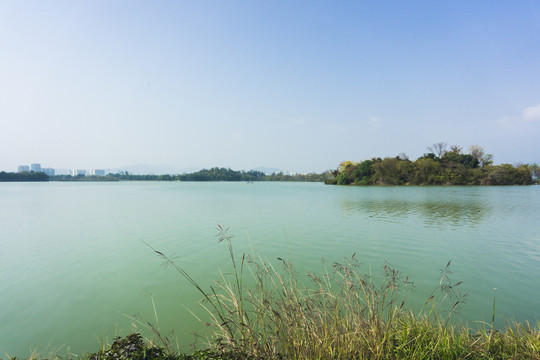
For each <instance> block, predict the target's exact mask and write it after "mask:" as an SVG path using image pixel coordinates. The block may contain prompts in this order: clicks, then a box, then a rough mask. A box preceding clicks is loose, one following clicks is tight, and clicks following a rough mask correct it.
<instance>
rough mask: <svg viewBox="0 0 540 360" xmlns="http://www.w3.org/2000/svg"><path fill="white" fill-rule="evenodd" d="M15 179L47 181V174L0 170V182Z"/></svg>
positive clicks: (13, 180)
mask: <svg viewBox="0 0 540 360" xmlns="http://www.w3.org/2000/svg"><path fill="white" fill-rule="evenodd" d="M15 181H49V176H48V175H47V174H45V173H43V172H33V171H30V172H17V173H13V172H5V171H0V182H15Z"/></svg>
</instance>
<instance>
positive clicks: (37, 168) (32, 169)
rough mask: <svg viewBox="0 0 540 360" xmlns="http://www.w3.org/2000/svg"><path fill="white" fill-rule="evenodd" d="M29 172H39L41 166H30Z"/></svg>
mask: <svg viewBox="0 0 540 360" xmlns="http://www.w3.org/2000/svg"><path fill="white" fill-rule="evenodd" d="M30 171H33V172H41V164H32V165H30Z"/></svg>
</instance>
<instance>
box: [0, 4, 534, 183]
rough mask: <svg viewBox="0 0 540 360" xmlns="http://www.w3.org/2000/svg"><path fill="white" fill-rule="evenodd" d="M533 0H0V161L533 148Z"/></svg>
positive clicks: (127, 161) (230, 161)
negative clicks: (436, 0) (452, 147)
mask: <svg viewBox="0 0 540 360" xmlns="http://www.w3.org/2000/svg"><path fill="white" fill-rule="evenodd" d="M539 44H540V2H537V1H515V2H505V1H476V2H467V1H454V2H447V3H433V2H420V1H411V2H393V3H390V2H371V3H368V2H355V1H343V2H325V1H300V0H299V1H273V2H255V1H228V2H218V1H205V2H202V1H199V2H195V1H172V0H171V1H160V2H150V1H114V2H111V1H104V0H96V1H67V0H66V1H59V0H52V1H47V2H44V1H37V0H29V1H15V0H5V1H2V2H0V79H1V81H0V153H1V154H2V155H1V156H0V171H2V170H4V171H16V168H17V166H18V165H22V164H28V165H29V164H30V163H34V162H37V163H40V164H41V165H42V166H44V167H52V168H80V169H92V168H101V169H103V168H105V169H106V168H120V167H122V166H129V165H131V164H148V165H152V166H166V167H171V168H177V169H185V168H210V167H216V166H217V167H230V168H232V169H235V170H249V169H254V168H259V167H262V166H266V167H271V168H278V169H283V170H289V171H297V172H313V171H315V172H322V171H324V170H327V169H335V168H336V167H337V166H338V165H339V163H340V162H342V161H344V160H355V161H359V160H363V159H369V158H372V157H374V156H378V157H385V156H396V155H398V154H399V153H406V154H407V155H409V157H410V158H411V159H416V158H417V157H419V156H421V155H422V154H423V153H426V152H427V147H428V146H430V145H432V144H433V143H437V142H441V141H444V142H446V143H448V145H453V144H459V145H461V146H463V148H464V150H467V149H468V147H469V146H471V145H480V146H482V147H483V148H484V149H485V151H486V152H487V153H491V154H494V161H495V163H511V164H514V163H534V162H536V163H540V150H539V149H540V147H539V146H538V143H539V135H540V85H539V84H540V46H538V45H539Z"/></svg>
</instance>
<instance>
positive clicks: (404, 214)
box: [341, 199, 492, 226]
mask: <svg viewBox="0 0 540 360" xmlns="http://www.w3.org/2000/svg"><path fill="white" fill-rule="evenodd" d="M341 206H342V209H343V213H344V214H345V215H346V216H358V215H361V216H368V217H371V218H375V219H377V220H382V221H389V222H396V221H402V220H403V219H405V218H409V217H412V218H414V220H415V221H419V220H420V221H422V222H423V223H424V224H425V225H428V226H447V225H449V226H463V225H470V226H474V225H477V224H479V223H480V222H481V221H483V220H484V219H485V218H486V217H487V216H488V215H489V214H490V213H491V212H492V207H491V206H490V205H489V203H486V202H482V201H479V200H477V199H474V200H461V201H451V200H446V201H441V200H439V201H434V200H425V201H421V200H400V199H353V200H351V199H343V200H342V202H341Z"/></svg>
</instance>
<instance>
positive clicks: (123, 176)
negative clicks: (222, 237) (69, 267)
mask: <svg viewBox="0 0 540 360" xmlns="http://www.w3.org/2000/svg"><path fill="white" fill-rule="evenodd" d="M327 175H328V173H322V174H317V173H309V174H294V175H291V174H284V173H282V172H276V173H273V174H270V175H267V174H265V173H263V172H261V171H256V170H250V171H238V170H232V169H229V168H218V167H214V168H211V169H203V170H200V171H197V172H193V173H189V174H178V175H173V174H163V175H134V174H130V173H129V172H127V171H122V172H119V173H116V174H108V175H106V176H84V175H78V176H71V175H56V176H51V180H53V181H245V182H252V181H310V182H311V181H313V182H322V181H324V179H325V176H327Z"/></svg>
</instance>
